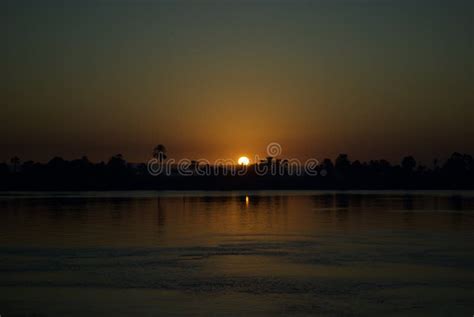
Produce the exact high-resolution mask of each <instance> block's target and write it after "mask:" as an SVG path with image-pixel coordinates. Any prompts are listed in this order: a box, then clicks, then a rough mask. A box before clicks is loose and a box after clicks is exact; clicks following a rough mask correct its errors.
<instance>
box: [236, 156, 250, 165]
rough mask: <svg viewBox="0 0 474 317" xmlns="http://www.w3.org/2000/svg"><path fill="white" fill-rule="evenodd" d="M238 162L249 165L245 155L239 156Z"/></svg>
mask: <svg viewBox="0 0 474 317" xmlns="http://www.w3.org/2000/svg"><path fill="white" fill-rule="evenodd" d="M238 163H239V165H249V163H250V160H249V158H248V157H246V156H241V157H239V160H238Z"/></svg>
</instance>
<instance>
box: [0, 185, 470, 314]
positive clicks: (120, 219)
mask: <svg viewBox="0 0 474 317" xmlns="http://www.w3.org/2000/svg"><path fill="white" fill-rule="evenodd" d="M473 314H474V192H311V191H269V192H186V193H178V192H161V193H158V192H100V193H94V192H81V193H2V194H0V315H1V316H2V317H6V316H108V315H111V316H157V315H164V316H169V315H203V316H208V315H219V316H220V315H223V316H228V315H230V316H233V315H246V316H264V315H280V316H287V315H301V316H305V315H317V316H334V315H344V316H359V315H373V316H381V315H383V316H400V315H403V316H419V315H424V316H446V315H453V316H472V315H473Z"/></svg>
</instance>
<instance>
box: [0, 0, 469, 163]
mask: <svg viewBox="0 0 474 317" xmlns="http://www.w3.org/2000/svg"><path fill="white" fill-rule="evenodd" d="M473 21H474V2H473V1H468V0H466V1H408V0H407V1H404V0H400V1H398V0H397V1H390V0H372V1H371V0H366V1H357V0H346V1H333V0H332V1H329V0H328V1H302V0H300V1H298V0H296V1H295V0H293V1H290V0H288V1H272V0H260V1H250V0H245V1H244V0H241V1H237V0H236V1H233V0H220V1H198V0H196V1H192V0H183V1H140V0H138V1H131V0H130V1H119V0H107V1H106V0H104V1H55V2H53V1H9V0H8V1H4V0H3V1H2V2H1V4H0V24H1V31H0V32H1V34H2V50H1V51H0V64H1V70H2V72H1V74H2V76H1V84H0V87H1V88H0V96H1V98H0V100H1V106H0V118H1V125H0V133H1V136H2V137H1V138H0V140H1V141H0V147H1V151H0V162H1V161H3V160H5V161H7V160H9V158H10V157H12V156H13V155H18V156H20V158H21V159H23V160H26V159H34V160H41V161H45V160H48V159H49V158H51V157H52V156H55V155H60V156H63V157H65V158H68V159H70V158H75V157H80V156H83V155H87V156H88V157H89V158H90V159H91V160H94V161H98V160H107V159H108V157H110V156H111V155H113V154H116V153H122V154H123V155H124V156H125V158H126V159H127V160H129V161H145V160H146V159H148V158H149V157H150V155H151V150H152V147H153V146H154V145H155V144H157V143H163V144H165V145H166V146H167V148H168V151H169V156H170V157H174V158H182V157H188V158H191V159H197V158H206V159H209V160H214V159H216V158H234V159H236V158H237V157H239V156H240V155H248V156H250V157H251V156H253V155H254V154H260V155H263V154H265V147H266V145H267V144H268V143H269V142H278V143H280V144H281V145H282V147H283V156H285V157H297V158H307V157H315V158H317V159H322V158H324V157H331V158H334V157H335V156H336V155H337V154H338V153H341V152H343V153H349V155H350V156H351V157H353V158H354V159H376V158H387V159H390V160H392V161H399V159H400V157H401V156H403V155H405V154H414V155H415V156H416V157H419V158H421V159H426V160H427V159H429V158H433V157H436V156H439V157H446V156H447V155H449V154H450V153H451V152H453V151H463V152H470V153H471V154H474V142H473V141H472V140H474V89H473V87H474V46H473V38H474V22H473Z"/></svg>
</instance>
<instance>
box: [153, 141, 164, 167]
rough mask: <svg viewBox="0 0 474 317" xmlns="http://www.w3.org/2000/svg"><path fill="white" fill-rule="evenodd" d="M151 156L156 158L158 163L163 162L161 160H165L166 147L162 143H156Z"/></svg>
mask: <svg viewBox="0 0 474 317" xmlns="http://www.w3.org/2000/svg"><path fill="white" fill-rule="evenodd" d="M153 157H154V158H156V159H157V160H158V161H159V162H160V164H162V163H163V160H166V147H165V146H164V145H163V144H158V145H157V146H155V148H154V149H153Z"/></svg>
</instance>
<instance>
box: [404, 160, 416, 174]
mask: <svg viewBox="0 0 474 317" xmlns="http://www.w3.org/2000/svg"><path fill="white" fill-rule="evenodd" d="M401 165H402V168H403V169H404V170H405V171H408V172H412V171H413V170H414V169H415V167H416V161H415V159H414V158H413V156H405V157H404V158H403V160H402V163H401Z"/></svg>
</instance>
